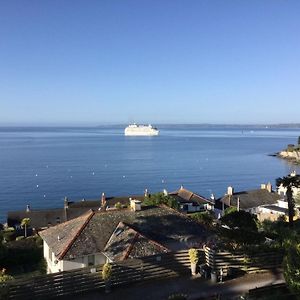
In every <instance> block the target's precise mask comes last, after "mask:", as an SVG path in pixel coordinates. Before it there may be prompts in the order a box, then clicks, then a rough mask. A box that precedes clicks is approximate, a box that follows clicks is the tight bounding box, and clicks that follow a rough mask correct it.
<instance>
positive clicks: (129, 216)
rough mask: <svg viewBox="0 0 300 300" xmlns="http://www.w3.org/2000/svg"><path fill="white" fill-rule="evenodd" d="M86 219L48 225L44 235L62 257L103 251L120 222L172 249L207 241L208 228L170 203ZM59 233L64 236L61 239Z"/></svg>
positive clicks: (94, 213)
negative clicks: (171, 207) (71, 236)
mask: <svg viewBox="0 0 300 300" xmlns="http://www.w3.org/2000/svg"><path fill="white" fill-rule="evenodd" d="M85 218H88V217H87V216H85ZM77 220H78V221H77ZM84 220H86V219H84V217H80V218H76V219H74V220H72V221H68V222H66V223H63V224H60V225H57V226H54V227H52V228H49V229H46V230H44V231H42V232H40V235H41V237H42V238H43V239H44V240H45V241H46V243H47V244H48V246H49V247H50V249H52V251H53V252H55V253H56V255H58V257H59V258H60V259H62V258H66V259H72V258H75V257H82V256H84V255H90V254H93V253H99V252H102V251H103V250H104V248H105V246H106V244H107V242H108V240H109V239H110V237H111V235H112V234H113V232H114V230H115V228H116V227H117V225H118V224H119V223H120V222H124V223H126V224H128V225H129V226H130V227H131V228H133V229H134V230H136V231H138V232H140V233H141V234H143V235H145V236H146V237H147V238H149V239H151V240H153V241H156V242H157V243H159V244H162V245H163V246H164V247H166V248H168V249H170V250H178V249H182V248H186V247H187V246H186V242H188V241H193V242H200V241H204V240H205V238H206V235H207V231H206V230H205V229H204V228H203V227H202V226H201V225H200V224H199V223H197V222H195V221H193V220H191V219H190V218H188V217H186V216H184V215H183V214H180V213H178V212H176V211H175V210H173V209H170V208H166V207H145V208H144V209H143V210H142V211H137V212H134V211H131V210H129V209H120V210H115V211H103V212H101V211H97V212H93V213H92V215H91V217H90V219H89V220H88V222H87V223H85V225H84V226H83V227H82V224H83V222H84ZM69 222H72V225H69ZM76 223H77V225H76ZM69 226H72V228H74V232H75V231H76V230H77V234H76V238H74V239H70V237H69V235H68V233H69V231H70V229H69ZM73 226H74V227H73ZM76 228H77V229H76ZM58 235H59V236H60V237H61V238H60V240H58V239H57V236H58ZM65 249H67V251H66V250H65Z"/></svg>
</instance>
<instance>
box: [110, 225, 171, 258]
mask: <svg viewBox="0 0 300 300" xmlns="http://www.w3.org/2000/svg"><path fill="white" fill-rule="evenodd" d="M168 251H169V250H168V249H167V248H166V247H164V246H163V245H161V244H159V243H157V242H155V241H153V240H151V239H148V238H147V237H145V236H144V235H142V234H141V233H140V232H138V231H136V230H135V229H133V228H132V227H130V226H129V225H127V224H124V223H123V222H120V223H119V224H118V226H117V227H116V229H115V231H114V232H113V234H112V235H111V237H110V239H109V241H108V242H107V244H106V246H105V248H104V254H105V255H106V256H107V257H108V258H109V259H111V260H112V261H121V260H125V259H127V258H137V257H144V256H150V255H155V254H159V253H165V252H168Z"/></svg>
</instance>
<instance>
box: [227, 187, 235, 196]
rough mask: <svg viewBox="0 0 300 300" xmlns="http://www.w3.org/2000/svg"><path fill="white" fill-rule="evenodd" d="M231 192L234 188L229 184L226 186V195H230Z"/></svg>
mask: <svg viewBox="0 0 300 300" xmlns="http://www.w3.org/2000/svg"><path fill="white" fill-rule="evenodd" d="M233 193H234V188H233V187H232V186H229V187H228V188H227V195H228V196H232V195H233Z"/></svg>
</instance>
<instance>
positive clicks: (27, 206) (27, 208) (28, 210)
mask: <svg viewBox="0 0 300 300" xmlns="http://www.w3.org/2000/svg"><path fill="white" fill-rule="evenodd" d="M26 212H30V205H29V204H27V205H26Z"/></svg>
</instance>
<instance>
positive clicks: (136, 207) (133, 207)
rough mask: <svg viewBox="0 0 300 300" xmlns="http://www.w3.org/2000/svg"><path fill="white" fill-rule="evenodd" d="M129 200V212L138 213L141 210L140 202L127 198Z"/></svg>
mask: <svg viewBox="0 0 300 300" xmlns="http://www.w3.org/2000/svg"><path fill="white" fill-rule="evenodd" d="M129 200H130V208H131V210H133V211H140V210H142V202H141V201H139V200H136V199H131V198H129Z"/></svg>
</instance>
